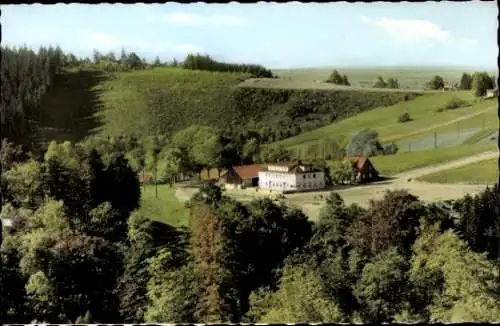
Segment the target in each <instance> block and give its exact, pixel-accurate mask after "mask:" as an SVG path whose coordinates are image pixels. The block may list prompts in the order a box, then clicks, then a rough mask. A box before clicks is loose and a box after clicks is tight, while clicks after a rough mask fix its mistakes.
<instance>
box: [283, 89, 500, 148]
mask: <svg viewBox="0 0 500 326" xmlns="http://www.w3.org/2000/svg"><path fill="white" fill-rule="evenodd" d="M455 97H458V98H460V99H462V100H464V101H467V102H468V103H470V105H468V106H464V107H461V108H457V109H454V110H446V111H443V112H438V110H439V109H441V108H443V107H444V106H446V104H447V103H448V102H449V101H450V100H452V99H453V98H455ZM496 107H497V101H496V99H493V100H485V101H476V100H475V99H474V98H473V94H472V93H471V92H468V91H461V92H440V93H435V94H425V95H422V96H419V97H417V98H416V99H414V100H411V101H407V102H400V103H398V104H395V105H391V106H387V107H382V108H377V109H374V110H370V111H367V112H363V113H360V114H358V115H356V116H353V117H350V118H347V119H344V120H341V121H339V122H334V123H332V124H329V125H326V126H324V127H322V128H318V129H315V130H312V131H310V132H305V133H302V134H300V135H297V136H295V137H291V138H287V139H284V140H282V141H278V142H276V143H277V144H281V145H283V146H285V147H288V148H290V149H294V148H297V147H299V148H300V147H304V146H307V145H311V144H314V143H317V142H319V141H321V140H326V139H339V138H347V139H348V138H350V137H351V136H352V135H354V134H355V133H357V132H358V131H360V130H361V129H365V128H369V129H372V130H375V131H377V132H378V133H379V137H380V139H381V140H382V141H398V140H406V139H411V138H414V137H416V136H419V135H422V134H425V133H429V132H434V130H435V129H438V128H443V129H440V130H438V131H446V129H448V130H449V129H452V130H453V129H454V128H456V123H457V121H460V120H468V119H469V118H470V119H472V118H475V119H474V120H472V122H471V123H470V125H477V124H481V123H482V122H483V121H486V120H489V119H488V118H490V115H492V114H494V111H495V109H496ZM403 113H409V114H410V117H411V119H412V120H411V121H409V122H406V123H399V122H398V121H397V120H398V117H399V116H400V115H401V114H403ZM483 113H485V115H484V116H482V117H480V118H476V115H480V114H483ZM486 113H488V115H486ZM464 123H465V122H461V124H464ZM490 124H491V122H488V126H490ZM470 125H467V124H464V125H463V126H462V128H465V127H467V126H468V127H470ZM485 127H486V126H485Z"/></svg>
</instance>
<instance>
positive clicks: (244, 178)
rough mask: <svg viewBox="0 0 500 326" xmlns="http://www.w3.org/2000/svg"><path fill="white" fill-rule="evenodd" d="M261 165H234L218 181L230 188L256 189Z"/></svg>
mask: <svg viewBox="0 0 500 326" xmlns="http://www.w3.org/2000/svg"><path fill="white" fill-rule="evenodd" d="M264 167H265V165H263V164H250V165H235V166H233V167H232V168H231V169H229V171H227V172H226V173H225V174H224V175H222V176H221V178H220V181H221V182H223V183H224V184H225V185H226V186H229V187H232V188H245V187H257V186H258V184H259V171H261V169H263V168H264Z"/></svg>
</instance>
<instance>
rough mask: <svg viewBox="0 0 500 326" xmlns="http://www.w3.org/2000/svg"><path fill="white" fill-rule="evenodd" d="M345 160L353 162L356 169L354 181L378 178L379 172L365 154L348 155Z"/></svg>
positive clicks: (367, 180)
mask: <svg viewBox="0 0 500 326" xmlns="http://www.w3.org/2000/svg"><path fill="white" fill-rule="evenodd" d="M346 160H350V161H352V162H353V167H354V169H355V170H356V181H357V182H359V183H366V182H371V181H376V180H378V179H379V173H378V171H377V170H376V169H375V167H374V166H373V164H372V162H371V161H370V159H369V158H368V157H366V156H350V157H346Z"/></svg>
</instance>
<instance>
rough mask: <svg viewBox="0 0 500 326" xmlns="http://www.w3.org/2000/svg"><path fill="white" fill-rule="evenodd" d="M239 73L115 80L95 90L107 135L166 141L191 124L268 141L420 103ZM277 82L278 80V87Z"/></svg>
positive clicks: (161, 72) (402, 95)
mask: <svg viewBox="0 0 500 326" xmlns="http://www.w3.org/2000/svg"><path fill="white" fill-rule="evenodd" d="M250 77H251V76H250V75H248V74H242V73H222V72H209V71H195V70H183V69H178V68H156V69H151V70H143V71H135V72H124V73H116V74H114V75H112V76H111V77H110V78H109V79H108V80H106V81H105V82H103V83H101V84H99V85H98V86H96V88H95V91H96V92H98V93H99V94H100V96H99V99H100V101H101V103H102V108H103V109H102V110H101V111H100V112H99V114H98V116H99V118H100V120H101V121H102V123H103V124H102V126H101V127H100V128H98V129H96V130H97V131H98V132H100V133H102V134H106V135H111V136H117V135H136V136H147V135H152V134H159V133H162V134H169V133H172V132H175V131H178V130H181V129H183V128H186V127H188V126H190V125H192V124H199V125H208V126H213V127H216V128H221V129H225V130H227V129H232V130H238V129H239V130H241V129H242V128H244V129H251V130H256V131H257V132H259V133H260V134H261V136H262V137H263V138H264V139H266V140H268V141H275V140H280V139H283V138H286V137H289V136H293V135H297V134H299V133H301V132H304V131H309V130H313V129H315V128H318V127H321V126H324V125H326V124H328V123H330V122H332V121H336V120H341V119H343V118H345V117H349V116H352V115H356V114H358V113H360V112H363V111H369V110H371V109H374V108H377V107H382V106H387V105H391V104H395V103H398V102H401V101H404V100H411V99H413V98H415V97H417V96H418V95H419V94H420V92H415V91H387V90H383V91H379V90H364V91H359V90H358V89H356V88H349V87H344V88H339V87H331V88H329V89H314V88H306V89H304V88H296V87H295V88H293V87H291V86H290V85H285V87H271V86H266V87H258V86H255V80H260V81H265V82H275V81H276V79H250ZM279 82H280V81H279V80H278V83H279Z"/></svg>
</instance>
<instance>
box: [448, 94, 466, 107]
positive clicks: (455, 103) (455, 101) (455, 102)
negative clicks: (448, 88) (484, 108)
mask: <svg viewBox="0 0 500 326" xmlns="http://www.w3.org/2000/svg"><path fill="white" fill-rule="evenodd" d="M465 104H467V102H466V101H464V100H462V99H461V98H458V97H456V96H455V97H453V98H452V99H451V100H449V101H448V103H446V105H445V107H444V110H454V109H458V108H461V107H463V106H465Z"/></svg>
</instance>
